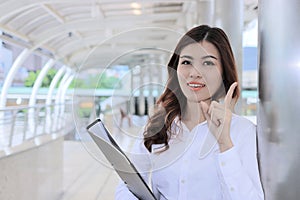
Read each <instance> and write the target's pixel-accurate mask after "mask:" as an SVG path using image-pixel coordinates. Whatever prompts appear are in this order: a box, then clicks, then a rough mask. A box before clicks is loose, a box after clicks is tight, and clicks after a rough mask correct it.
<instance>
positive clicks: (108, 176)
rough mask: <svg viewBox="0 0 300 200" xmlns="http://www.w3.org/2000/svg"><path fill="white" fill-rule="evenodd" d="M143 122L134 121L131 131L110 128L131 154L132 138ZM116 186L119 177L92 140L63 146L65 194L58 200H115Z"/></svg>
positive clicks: (67, 143)
mask: <svg viewBox="0 0 300 200" xmlns="http://www.w3.org/2000/svg"><path fill="white" fill-rule="evenodd" d="M142 120H144V119H139V118H133V126H132V127H128V126H126V125H125V124H124V126H123V127H122V128H120V127H118V126H113V127H110V129H111V133H112V135H113V136H114V137H115V138H116V140H117V141H118V143H119V144H120V146H121V147H122V148H123V150H130V147H131V146H132V144H133V142H132V141H133V139H134V137H132V136H136V134H137V133H138V132H139V131H140V129H141V124H142V123H143V122H141V121H142ZM120 133H123V134H120ZM124 133H125V134H124ZM126 133H127V134H126ZM81 134H87V133H81ZM118 182H119V177H118V175H117V174H116V172H115V171H114V170H113V169H112V168H111V167H110V165H109V164H108V163H107V161H106V159H105V158H104V157H103V155H102V154H101V153H100V151H99V150H98V148H97V147H96V145H95V144H94V143H93V142H92V141H91V140H89V139H88V138H85V139H82V140H81V141H72V140H66V141H65V142H64V192H63V194H62V196H61V200H110V199H114V191H115V187H116V186H117V184H118Z"/></svg>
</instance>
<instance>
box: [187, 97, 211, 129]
mask: <svg viewBox="0 0 300 200" xmlns="http://www.w3.org/2000/svg"><path fill="white" fill-rule="evenodd" d="M205 102H206V103H207V104H210V100H207V101H205ZM205 120H206V119H205V117H204V114H203V112H202V108H201V104H200V102H192V101H187V105H186V109H185V112H184V114H183V116H182V121H183V122H184V123H185V124H186V125H187V126H188V127H189V129H192V128H193V127H195V126H196V125H197V124H199V123H201V122H204V121H205Z"/></svg>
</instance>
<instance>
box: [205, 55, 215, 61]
mask: <svg viewBox="0 0 300 200" xmlns="http://www.w3.org/2000/svg"><path fill="white" fill-rule="evenodd" d="M205 58H213V59H215V60H218V59H217V58H216V57H215V56H212V55H207V56H203V57H202V59H205Z"/></svg>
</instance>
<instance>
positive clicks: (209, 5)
mask: <svg viewBox="0 0 300 200" xmlns="http://www.w3.org/2000/svg"><path fill="white" fill-rule="evenodd" d="M197 8H198V9H197V14H198V15H197V18H198V19H197V23H198V24H199V25H202V24H206V25H209V26H213V23H214V15H215V13H214V11H215V0H200V1H198V2H197Z"/></svg>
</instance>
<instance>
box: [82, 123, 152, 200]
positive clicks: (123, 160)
mask: <svg viewBox="0 0 300 200" xmlns="http://www.w3.org/2000/svg"><path fill="white" fill-rule="evenodd" d="M87 131H88V133H89V134H90V136H91V137H92V139H93V140H94V142H95V143H96V144H97V146H98V147H99V149H100V150H101V151H102V153H103V154H104V156H105V157H106V158H107V160H108V161H109V162H110V163H111V165H112V166H113V168H114V169H115V171H116V172H117V173H118V175H119V176H120V177H121V179H122V180H123V181H124V183H125V184H126V185H127V187H128V189H129V190H130V191H131V192H132V193H133V194H134V195H135V196H136V197H137V198H139V199H141V200H155V197H154V195H153V193H152V192H151V190H150V188H149V187H148V185H147V184H146V182H145V181H144V179H143V178H142V177H141V175H140V173H139V172H138V171H137V169H136V168H135V166H134V164H133V163H132V162H131V161H130V160H129V158H128V157H127V156H126V154H125V153H124V152H123V151H122V149H121V148H120V147H119V145H118V144H117V142H116V141H115V140H114V139H113V137H112V136H111V134H110V133H109V131H108V130H107V129H106V127H105V126H104V124H103V123H102V121H101V120H100V119H96V120H95V121H94V122H92V123H91V124H90V125H88V126H87Z"/></svg>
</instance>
